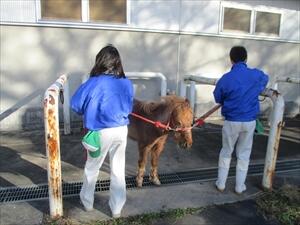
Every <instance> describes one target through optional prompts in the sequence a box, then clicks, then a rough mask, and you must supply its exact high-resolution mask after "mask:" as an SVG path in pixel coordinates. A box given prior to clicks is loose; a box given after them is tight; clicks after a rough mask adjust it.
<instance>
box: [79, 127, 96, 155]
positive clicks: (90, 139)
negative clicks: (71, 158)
mask: <svg viewBox="0 0 300 225" xmlns="http://www.w3.org/2000/svg"><path fill="white" fill-rule="evenodd" d="M100 138H101V133H100V132H99V131H91V130H90V131H88V132H87V133H86V135H84V137H83V139H82V144H83V146H84V147H85V148H86V149H87V150H88V152H89V155H90V156H91V157H93V158H97V157H99V156H100V154H101V151H100V149H101V143H100Z"/></svg>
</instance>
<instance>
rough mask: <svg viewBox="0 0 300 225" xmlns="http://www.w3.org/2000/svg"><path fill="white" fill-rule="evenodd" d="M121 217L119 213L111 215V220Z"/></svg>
mask: <svg viewBox="0 0 300 225" xmlns="http://www.w3.org/2000/svg"><path fill="white" fill-rule="evenodd" d="M120 217H121V213H116V214H114V213H113V214H112V218H114V219H117V218H120Z"/></svg>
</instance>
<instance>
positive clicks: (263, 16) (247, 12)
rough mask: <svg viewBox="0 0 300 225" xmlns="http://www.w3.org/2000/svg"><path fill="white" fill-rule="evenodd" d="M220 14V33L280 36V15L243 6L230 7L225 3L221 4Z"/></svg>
mask: <svg viewBox="0 0 300 225" xmlns="http://www.w3.org/2000/svg"><path fill="white" fill-rule="evenodd" d="M265 8H266V7H265ZM265 8H264V9H265ZM258 9H260V10H258ZM222 12H223V13H222V17H221V18H222V23H221V26H220V27H221V29H220V31H221V32H224V33H244V34H249V35H264V36H277V37H279V35H280V22H281V14H280V13H275V12H270V11H265V10H262V9H261V8H258V7H256V8H253V7H250V6H245V5H243V6H241V7H240V8H238V6H236V5H235V6H233V7H232V6H230V5H229V4H227V3H224V4H223V10H222ZM276 12H277V11H276Z"/></svg>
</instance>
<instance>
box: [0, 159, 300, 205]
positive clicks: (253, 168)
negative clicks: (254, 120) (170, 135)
mask: <svg viewBox="0 0 300 225" xmlns="http://www.w3.org/2000/svg"><path fill="white" fill-rule="evenodd" d="M263 170H264V164H251V165H249V170H248V175H262V174H263ZM295 170H300V160H286V161H278V162H277V164H276V172H288V171H295ZM217 171H218V168H204V169H198V170H190V171H182V172H176V173H163V174H159V178H160V181H161V185H162V186H166V185H176V184H184V183H194V182H203V181H210V180H215V179H216V177H217ZM234 175H235V167H234V166H232V167H231V168H230V170H229V177H232V176H234ZM109 185H110V180H101V181H98V182H97V183H96V190H95V191H96V192H104V191H108V190H109ZM81 186H82V182H71V183H63V184H62V193H63V197H67V196H76V195H79V192H80V189H81ZM153 186H155V185H153V184H152V183H151V182H150V181H149V176H145V177H144V182H143V187H153ZM126 188H127V189H135V188H137V187H136V182H135V177H126ZM46 198H48V184H40V185H32V186H24V187H7V188H0V203H5V202H21V201H29V200H40V199H46Z"/></svg>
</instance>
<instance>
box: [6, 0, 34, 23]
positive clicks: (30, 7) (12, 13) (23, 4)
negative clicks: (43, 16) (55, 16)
mask: <svg viewBox="0 0 300 225" xmlns="http://www.w3.org/2000/svg"><path fill="white" fill-rule="evenodd" d="M0 21H1V22H36V11H35V0H1V1H0Z"/></svg>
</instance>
